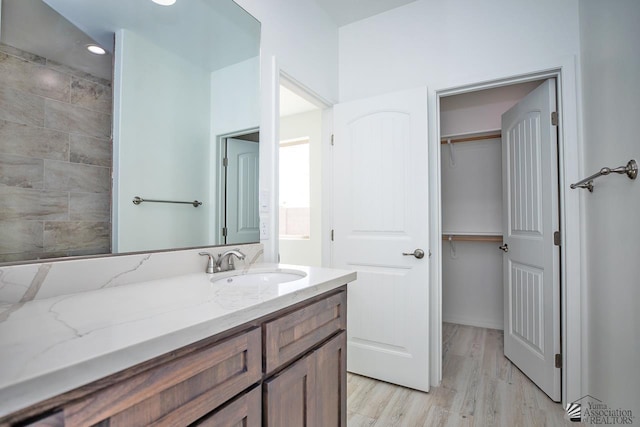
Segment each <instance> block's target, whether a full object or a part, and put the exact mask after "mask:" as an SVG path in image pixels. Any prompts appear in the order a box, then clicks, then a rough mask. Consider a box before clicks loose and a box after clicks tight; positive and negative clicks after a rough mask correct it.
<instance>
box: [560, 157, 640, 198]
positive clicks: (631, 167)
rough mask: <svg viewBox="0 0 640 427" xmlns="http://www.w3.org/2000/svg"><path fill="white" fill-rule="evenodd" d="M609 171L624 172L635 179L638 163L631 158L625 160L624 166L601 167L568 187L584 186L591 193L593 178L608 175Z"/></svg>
mask: <svg viewBox="0 0 640 427" xmlns="http://www.w3.org/2000/svg"><path fill="white" fill-rule="evenodd" d="M610 173H618V174H626V175H627V176H628V177H629V179H636V178H637V177H638V164H637V163H636V161H635V160H633V159H631V160H629V162H627V165H626V166H620V167H617V168H613V169H611V168H602V169H600V170H599V171H598V172H596V173H594V174H593V175H591V176H589V177H587V178H585V179H583V180H581V181H578V182H576V183H575V184H571V185H570V187H571V189H572V190H573V189H575V188H586V189H587V190H589V192H590V193H593V180H594V179H596V178H599V177H601V176H605V175H609V174H610Z"/></svg>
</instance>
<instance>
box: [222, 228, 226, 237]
mask: <svg viewBox="0 0 640 427" xmlns="http://www.w3.org/2000/svg"><path fill="white" fill-rule="evenodd" d="M222 237H227V227H222Z"/></svg>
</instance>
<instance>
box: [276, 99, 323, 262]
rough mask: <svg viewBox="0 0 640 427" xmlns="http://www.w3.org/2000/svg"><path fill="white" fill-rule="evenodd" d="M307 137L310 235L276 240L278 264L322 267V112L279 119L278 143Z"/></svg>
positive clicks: (310, 112) (316, 111)
mask: <svg viewBox="0 0 640 427" xmlns="http://www.w3.org/2000/svg"><path fill="white" fill-rule="evenodd" d="M304 137H308V138H309V162H310V165H309V166H310V170H309V178H310V183H309V184H310V199H311V200H310V202H311V235H310V236H309V239H280V242H279V244H280V262H283V263H285V264H300V265H312V266H316V267H320V266H321V265H322V238H321V233H322V145H321V142H322V141H321V137H322V110H320V109H318V110H315V111H309V112H307V113H302V114H295V115H292V116H287V117H282V118H281V119H280V140H282V141H286V140H288V139H297V138H304Z"/></svg>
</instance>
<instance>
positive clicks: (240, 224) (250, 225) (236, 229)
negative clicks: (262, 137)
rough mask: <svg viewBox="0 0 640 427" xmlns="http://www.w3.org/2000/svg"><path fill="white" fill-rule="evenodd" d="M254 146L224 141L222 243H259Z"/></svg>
mask: <svg viewBox="0 0 640 427" xmlns="http://www.w3.org/2000/svg"><path fill="white" fill-rule="evenodd" d="M258 147H259V146H258V143H257V142H251V141H244V140H241V139H235V138H227V147H226V152H227V154H226V157H227V168H226V198H225V200H226V204H225V220H226V227H227V237H226V240H225V243H251V242H258V241H260V228H259V227H260V219H259V216H258V163H259V154H258Z"/></svg>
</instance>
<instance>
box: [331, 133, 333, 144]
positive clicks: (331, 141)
mask: <svg viewBox="0 0 640 427" xmlns="http://www.w3.org/2000/svg"><path fill="white" fill-rule="evenodd" d="M331 145H333V134H331Z"/></svg>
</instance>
